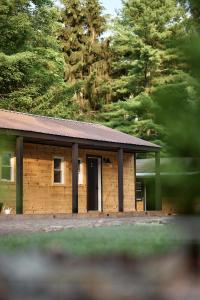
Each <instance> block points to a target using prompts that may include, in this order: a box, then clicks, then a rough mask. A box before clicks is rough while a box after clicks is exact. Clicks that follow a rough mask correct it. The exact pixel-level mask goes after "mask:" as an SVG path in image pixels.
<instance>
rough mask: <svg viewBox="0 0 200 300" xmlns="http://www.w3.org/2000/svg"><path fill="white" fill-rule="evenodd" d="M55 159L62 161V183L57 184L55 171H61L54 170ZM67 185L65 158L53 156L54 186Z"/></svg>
mask: <svg viewBox="0 0 200 300" xmlns="http://www.w3.org/2000/svg"><path fill="white" fill-rule="evenodd" d="M55 159H59V160H60V161H61V169H60V171H61V181H60V182H55V171H56V170H57V171H59V170H58V169H55V168H54V161H55ZM64 184H65V158H64V156H53V185H58V186H59V185H64Z"/></svg>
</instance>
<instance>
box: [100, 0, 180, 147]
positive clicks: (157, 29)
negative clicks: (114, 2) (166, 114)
mask: <svg viewBox="0 0 200 300" xmlns="http://www.w3.org/2000/svg"><path fill="white" fill-rule="evenodd" d="M185 20H186V13H185V10H184V8H183V7H182V6H180V5H177V2H176V0H154V1H148V0H140V1H138V0H125V1H123V8H122V11H121V13H120V14H119V16H118V17H117V18H116V21H115V24H114V37H113V41H112V50H113V52H114V63H113V72H112V77H113V83H112V89H113V101H114V102H116V103H114V104H112V105H111V106H107V107H105V109H104V111H103V113H102V115H101V117H102V121H103V122H105V123H106V124H109V123H110V124H112V115H113V114H114V115H115V113H116V114H117V117H116V116H115V121H114V123H115V125H114V126H115V128H118V129H120V128H123V130H124V131H126V132H127V133H130V134H134V135H137V136H139V137H143V138H145V139H147V140H152V141H154V142H159V143H160V144H162V139H163V129H162V128H161V127H160V126H158V125H156V124H155V119H154V112H153V109H154V105H152V99H151V95H152V93H153V91H154V89H155V87H156V86H159V85H162V84H164V83H165V82H169V81H170V80H174V78H175V77H176V76H180V74H181V72H182V69H183V63H182V61H181V59H180V58H179V53H177V50H176V48H175V46H174V45H173V39H175V38H176V37H178V36H184V35H185ZM119 100H120V101H119ZM118 101H119V102H118ZM124 102H125V103H124ZM117 109H118V113H117V112H116V111H117ZM120 112H121V113H120ZM109 118H111V120H109ZM122 124H123V126H122V127H121V125H122Z"/></svg>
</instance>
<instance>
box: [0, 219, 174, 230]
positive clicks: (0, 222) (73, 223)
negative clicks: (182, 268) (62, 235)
mask: <svg viewBox="0 0 200 300" xmlns="http://www.w3.org/2000/svg"><path fill="white" fill-rule="evenodd" d="M171 221H173V217H118V218H116V217H84V218H76V217H71V218H69V217H64V216H63V217H55V216H54V217H53V216H45V217H44V216H34V217H33V216H30V217H28V216H25V217H23V216H17V217H15V216H0V235H5V234H14V233H25V232H41V231H44V232H51V231H60V230H64V229H72V228H81V227H100V226H120V225H124V224H167V223H170V222H171Z"/></svg>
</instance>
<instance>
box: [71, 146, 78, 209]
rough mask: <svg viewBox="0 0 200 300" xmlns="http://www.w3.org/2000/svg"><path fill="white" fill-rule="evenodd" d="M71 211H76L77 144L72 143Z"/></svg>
mask: <svg viewBox="0 0 200 300" xmlns="http://www.w3.org/2000/svg"><path fill="white" fill-rule="evenodd" d="M72 213H74V214H76V213H78V144H77V143H75V144H73V145H72Z"/></svg>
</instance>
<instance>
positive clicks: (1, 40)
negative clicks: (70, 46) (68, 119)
mask: <svg viewBox="0 0 200 300" xmlns="http://www.w3.org/2000/svg"><path fill="white" fill-rule="evenodd" d="M57 18H58V13H57V10H56V9H55V8H54V7H52V4H51V1H34V4H33V2H32V1H29V0H18V1H14V0H11V1H7V0H3V2H1V4H0V107H1V108H6V109H10V110H17V111H23V112H32V113H39V114H46V115H54V114H55V113H56V114H58V115H60V114H61V115H63V108H65V113H64V114H65V115H70V111H72V112H73V110H75V108H74V107H73V103H72V101H71V99H72V95H73V93H74V91H73V92H72V88H71V87H70V88H69V87H68V86H67V85H66V84H65V82H64V79H63V73H64V59H63V56H62V54H61V51H60V48H59V44H58V42H57V31H58V29H59V26H58V23H57ZM66 110H68V112H67V113H66Z"/></svg>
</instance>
